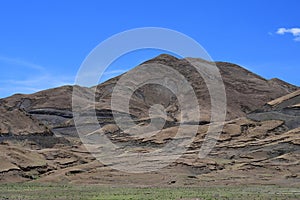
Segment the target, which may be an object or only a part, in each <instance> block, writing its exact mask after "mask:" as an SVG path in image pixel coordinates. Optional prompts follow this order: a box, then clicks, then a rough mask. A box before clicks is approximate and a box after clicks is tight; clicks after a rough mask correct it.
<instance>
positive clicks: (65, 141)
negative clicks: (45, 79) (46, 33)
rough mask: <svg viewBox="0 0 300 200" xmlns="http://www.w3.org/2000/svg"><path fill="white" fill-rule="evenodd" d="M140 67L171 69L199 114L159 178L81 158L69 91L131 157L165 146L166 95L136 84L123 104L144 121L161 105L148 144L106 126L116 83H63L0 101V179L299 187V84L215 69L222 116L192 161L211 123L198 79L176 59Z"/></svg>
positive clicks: (171, 117) (171, 102)
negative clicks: (91, 97)
mask: <svg viewBox="0 0 300 200" xmlns="http://www.w3.org/2000/svg"><path fill="white" fill-rule="evenodd" d="M194 60H195V62H203V61H202V60H200V59H194ZM146 63H151V64H154V65H155V64H163V65H167V66H170V67H172V68H173V69H175V70H176V71H179V72H180V73H181V74H182V75H183V76H184V77H185V78H186V79H187V80H188V82H189V83H190V84H191V85H192V87H193V89H194V91H195V94H196V96H197V99H198V101H199V105H200V110H201V113H202V114H201V118H200V119H199V121H198V122H197V123H192V122H191V123H186V124H185V125H184V126H185V130H186V131H189V130H190V129H191V130H192V129H193V128H194V126H199V128H198V132H197V134H196V137H195V138H194V140H193V143H192V144H191V145H190V146H189V147H188V151H187V152H186V153H185V154H184V155H182V156H181V157H180V158H179V159H177V160H176V161H175V162H173V163H171V164H170V165H169V166H167V167H164V168H163V169H160V170H158V171H154V172H147V173H126V172H121V171H118V170H116V169H113V168H111V167H110V166H107V165H105V164H102V163H101V162H99V161H98V160H97V159H95V158H94V157H93V156H92V155H91V154H90V153H89V151H88V150H87V149H86V148H85V146H84V145H83V144H82V142H81V140H80V138H79V137H78V134H77V131H76V127H75V125H74V120H73V114H72V91H73V87H76V88H77V89H78V90H80V91H81V95H82V98H84V96H85V94H89V93H92V92H94V91H96V102H97V103H96V106H95V107H96V115H97V119H98V121H99V124H100V125H101V131H103V132H104V133H105V134H106V135H107V136H108V137H109V138H110V139H111V140H112V141H114V142H115V143H116V144H126V146H128V147H129V148H131V149H134V150H135V151H139V152H145V151H151V150H152V149H155V148H160V147H162V146H164V145H166V144H167V143H168V142H169V141H170V140H172V138H173V137H174V134H176V131H177V129H178V126H179V124H180V122H179V121H178V120H179V117H178V116H179V114H180V108H179V105H178V102H177V99H176V97H174V94H172V92H170V91H169V90H167V89H166V88H162V87H161V86H157V85H145V86H144V87H142V88H139V89H138V90H137V91H135V93H134V95H133V96H132V98H131V101H130V115H131V116H132V118H133V119H134V121H135V123H136V124H138V125H143V124H147V123H149V121H151V119H150V117H149V114H148V110H149V108H150V107H151V106H152V105H155V104H161V105H163V106H164V107H165V109H166V110H167V113H168V118H167V121H166V124H165V126H164V127H163V129H162V130H161V131H160V132H159V133H157V134H155V135H152V136H151V137H147V138H143V139H140V138H135V137H129V136H128V135H127V134H126V133H125V132H123V131H122V130H120V129H119V128H118V126H117V125H116V124H115V121H114V118H113V114H112V112H113V111H112V110H111V105H110V99H111V93H112V90H113V88H114V85H115V84H116V82H117V81H118V80H119V79H120V77H115V78H113V79H110V80H108V81H106V82H104V83H101V84H100V85H97V86H94V87H91V88H85V87H80V86H63V87H59V88H53V89H49V90H44V91H40V92H37V93H34V94H28V95H25V94H15V95H13V96H10V97H7V98H4V99H0V159H1V162H0V182H1V183H20V182H22V183H28V182H30V183H32V184H36V183H51V184H68V183H72V184H84V185H86V184H97V185H106V186H120V187H122V186H132V187H136V186H139V187H169V186H172V187H173V186H174V187H197V186H228V185H229V186H247V185H276V186H282V187H295V188H299V187H300V170H299V169H300V163H299V161H300V88H299V87H297V86H294V85H291V84H289V83H286V82H284V81H281V80H279V79H276V78H274V79H270V80H267V79H264V78H263V77H260V76H258V75H256V74H254V73H252V72H250V71H248V70H246V69H244V68H242V67H240V66H238V65H235V64H232V63H226V62H216V65H217V67H218V68H219V70H220V73H221V75H222V79H223V82H224V85H225V89H226V95H227V116H226V122H225V125H224V127H223V131H222V133H221V135H220V138H218V139H217V144H216V146H215V147H214V148H213V150H212V151H211V152H210V154H209V155H208V156H206V157H205V158H203V159H200V158H199V157H198V153H199V149H200V147H201V144H202V142H203V140H204V138H205V135H206V132H207V129H208V126H209V124H210V123H211V122H210V96H209V92H208V90H207V87H206V85H205V82H204V81H203V79H202V78H201V76H200V75H199V74H198V73H197V72H196V71H195V70H194V69H193V67H192V66H191V65H190V64H189V62H187V61H186V60H185V59H178V58H175V57H172V56H169V55H165V54H163V55H160V56H158V57H156V58H153V59H151V60H149V61H147V62H146ZM187 103H188V102H187ZM87 106H89V105H88V104H87ZM192 112H193V111H192V110H191V113H192ZM86 126H87V127H88V126H89V124H88V122H86ZM298 197H299V196H298ZM295 199H296V197H295Z"/></svg>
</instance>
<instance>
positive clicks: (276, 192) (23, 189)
mask: <svg viewBox="0 0 300 200" xmlns="http://www.w3.org/2000/svg"><path fill="white" fill-rule="evenodd" d="M192 198H199V199H201V200H202V199H203V200H215V199H218V200H221V199H230V200H232V199H233V200H234V199H247V200H248V199H249V200H252V199H257V200H267V199H277V200H281V199H282V200H283V199H285V200H287V199H292V200H296V199H300V189H299V188H283V187H278V186H236V187H234V186H230V187H229V186H228V187H221V186H218V187H201V188H199V187H197V188H196V187H180V188H175V187H169V188H167V187H166V188H133V187H132V188H129V187H108V186H97V185H49V184H28V183H27V184H3V185H0V199H1V200H4V199H9V200H34V199H39V200H42V199H47V200H49V199H50V200H52V199H53V200H71V199H74V200H75V199H78V200H79V199H82V200H84V199H88V200H113V199H114V200H129V199H130V200H140V199H143V200H152V199H153V200H157V199H164V200H169V199H170V200H172V199H174V200H177V199H192Z"/></svg>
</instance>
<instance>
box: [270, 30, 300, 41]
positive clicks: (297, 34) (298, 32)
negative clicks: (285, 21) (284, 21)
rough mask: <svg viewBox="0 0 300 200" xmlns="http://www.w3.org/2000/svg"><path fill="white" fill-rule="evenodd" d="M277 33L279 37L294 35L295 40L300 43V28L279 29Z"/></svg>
mask: <svg viewBox="0 0 300 200" xmlns="http://www.w3.org/2000/svg"><path fill="white" fill-rule="evenodd" d="M276 33H277V34H279V35H284V34H286V33H289V34H292V35H293V36H294V40H295V41H297V42H300V28H279V29H278V30H277V32H276Z"/></svg>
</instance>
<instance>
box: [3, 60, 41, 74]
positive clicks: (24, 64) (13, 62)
mask: <svg viewBox="0 0 300 200" xmlns="http://www.w3.org/2000/svg"><path fill="white" fill-rule="evenodd" d="M0 61H2V62H5V63H8V64H11V65H18V66H22V67H26V68H31V69H35V70H39V71H44V70H45V68H44V67H43V66H41V65H37V64H34V63H31V62H28V61H25V60H22V59H19V58H9V57H5V56H0Z"/></svg>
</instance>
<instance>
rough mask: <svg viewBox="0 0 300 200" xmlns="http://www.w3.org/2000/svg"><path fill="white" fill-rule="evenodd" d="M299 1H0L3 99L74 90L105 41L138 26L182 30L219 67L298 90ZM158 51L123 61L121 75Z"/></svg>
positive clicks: (114, 70) (114, 69) (111, 72)
mask: <svg viewBox="0 0 300 200" xmlns="http://www.w3.org/2000/svg"><path fill="white" fill-rule="evenodd" d="M299 8H300V1H298V0H285V1H283V0H278V1H271V0H265V1H257V0H251V1H247V0H245V1H238V0H236V1H233V0H227V1H225V0H224V1H222V0H219V1H216V0H207V1H201V0H198V1H196V0H195V1H192V0H190V1H176V0H173V1H171V0H170V1H168V0H165V1H161V0H160V1H158V0H151V1H133V0H131V1H130V0H127V1H122V0H119V1H116V0H110V1H105V0H103V1H91V0H89V1H67V0H63V1H55V0H52V1H47V0H43V1H32V0H27V1H15V0H10V1H8V0H7V1H1V3H0V31H1V32H0V70H1V73H0V97H6V96H9V95H11V94H14V93H33V92H35V91H38V90H41V89H46V88H51V87H56V86H60V85H64V84H73V83H74V80H75V76H76V73H77V70H78V69H79V67H80V65H81V63H82V61H83V60H84V58H85V57H86V56H87V55H88V53H89V52H90V51H91V50H92V49H93V48H94V47H96V46H97V45H98V44H99V43H100V42H102V41H103V40H105V39H107V38H108V37H110V36H112V35H114V34H117V33H119V32H122V31H125V30H128V29H132V28H139V27H149V26H150V27H164V28H169V29H174V30H176V31H180V32H182V33H184V34H186V35H188V36H190V37H192V38H194V39H195V40H196V41H197V42H199V43H200V44H201V45H202V46H203V47H204V48H205V49H206V50H207V52H208V53H209V54H210V56H211V57H212V58H213V60H215V61H228V62H233V63H237V64H239V65H241V66H244V67H246V68H248V69H250V70H251V71H253V72H255V73H258V74H259V75H261V76H263V77H266V78H273V77H278V78H280V79H283V80H285V81H288V82H290V83H293V84H296V85H298V86H299V85H300V79H299V74H300V73H299V72H300V29H299V28H300V12H299ZM159 53H161V52H158V51H145V52H137V53H133V54H130V55H129V56H127V58H126V56H125V57H124V58H120V60H118V61H117V62H115V63H114V65H113V66H111V67H110V68H109V69H108V71H107V72H106V74H105V77H104V79H105V78H109V77H111V76H115V75H118V74H120V73H122V72H124V71H125V70H128V69H130V68H132V67H134V66H135V65H137V64H139V63H140V62H142V61H144V60H147V59H149V58H151V57H153V56H156V55H157V54H159Z"/></svg>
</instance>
